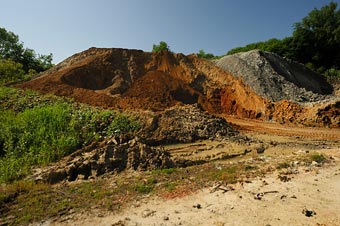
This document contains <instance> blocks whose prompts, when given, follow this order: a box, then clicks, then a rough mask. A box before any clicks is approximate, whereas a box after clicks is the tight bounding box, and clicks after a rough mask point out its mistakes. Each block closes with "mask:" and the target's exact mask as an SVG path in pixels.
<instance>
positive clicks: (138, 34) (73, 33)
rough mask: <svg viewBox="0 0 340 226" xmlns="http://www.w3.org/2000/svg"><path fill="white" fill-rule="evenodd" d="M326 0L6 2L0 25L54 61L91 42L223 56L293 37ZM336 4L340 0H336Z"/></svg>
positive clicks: (88, 46)
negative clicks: (163, 46)
mask: <svg viewBox="0 0 340 226" xmlns="http://www.w3.org/2000/svg"><path fill="white" fill-rule="evenodd" d="M330 1H331V0H258V1H256V0H29V1H28V0H10V1H9V0H7V1H6V0H3V1H2V2H1V8H0V27H2V28H5V29H6V30H8V31H12V32H14V33H15V34H17V35H18V36H19V39H20V41H22V42H23V43H24V46H25V47H28V48H31V49H34V50H35V51H36V52H37V53H39V54H49V53H52V54H53V59H54V60H53V62H54V63H59V62H61V61H62V60H64V59H66V58H67V57H69V56H71V55H73V54H75V53H78V52H81V51H84V50H86V49H88V48H90V47H105V48H129V49H141V50H144V51H151V50H152V45H153V44H158V43H159V42H160V41H165V42H166V43H167V44H168V45H169V46H170V49H171V51H173V52H181V53H184V54H190V53H197V52H198V51H199V50H200V49H203V50H204V51H205V52H206V53H212V54H214V55H222V54H225V53H226V52H228V51H229V50H230V49H232V48H235V47H240V46H244V45H246V44H249V43H253V42H258V41H265V40H268V39H270V38H278V39H282V38H284V37H287V36H291V35H292V32H293V29H294V28H293V25H294V23H296V22H300V21H301V20H302V18H304V17H305V16H307V15H308V13H309V12H310V11H311V10H313V9H314V8H318V9H320V8H321V7H322V6H323V5H326V4H328V3H329V2H330ZM333 2H337V3H338V5H339V6H340V0H333Z"/></svg>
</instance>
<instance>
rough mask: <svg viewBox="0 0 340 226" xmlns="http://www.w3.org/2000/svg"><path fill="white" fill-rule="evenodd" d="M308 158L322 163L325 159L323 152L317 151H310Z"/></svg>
mask: <svg viewBox="0 0 340 226" xmlns="http://www.w3.org/2000/svg"><path fill="white" fill-rule="evenodd" d="M310 158H311V160H312V161H315V162H317V163H324V162H326V161H327V158H326V157H325V156H324V155H323V154H319V153H312V154H311V156H310Z"/></svg>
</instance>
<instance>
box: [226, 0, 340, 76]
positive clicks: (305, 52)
mask: <svg viewBox="0 0 340 226" xmlns="http://www.w3.org/2000/svg"><path fill="white" fill-rule="evenodd" d="M337 6H338V5H337V3H335V2H330V3H329V4H327V5H325V6H323V7H321V9H316V8H315V9H313V10H312V11H311V12H310V13H309V14H308V15H307V16H306V17H305V18H303V19H302V21H301V22H298V23H295V24H294V32H293V34H292V36H290V37H287V38H284V39H282V40H279V39H269V40H267V41H264V42H257V43H251V44H249V45H246V46H244V47H238V48H234V49H232V50H230V51H229V52H228V53H227V55H230V54H234V53H238V52H246V51H249V50H253V49H260V50H263V51H269V52H274V53H277V54H279V55H281V56H284V57H287V58H290V59H292V60H296V61H299V62H301V63H303V64H306V65H307V66H308V67H310V68H311V69H314V70H317V71H318V72H320V73H324V74H325V75H336V74H340V73H338V72H337V71H338V70H340V51H339V50H340V10H338V9H337Z"/></svg>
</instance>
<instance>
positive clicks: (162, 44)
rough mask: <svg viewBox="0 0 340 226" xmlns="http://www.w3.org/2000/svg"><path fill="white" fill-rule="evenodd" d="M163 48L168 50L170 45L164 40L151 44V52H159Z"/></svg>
mask: <svg viewBox="0 0 340 226" xmlns="http://www.w3.org/2000/svg"><path fill="white" fill-rule="evenodd" d="M164 50H166V51H170V46H168V44H167V43H166V42H164V41H161V42H160V43H159V45H156V44H153V46H152V52H154V53H157V52H161V51H164Z"/></svg>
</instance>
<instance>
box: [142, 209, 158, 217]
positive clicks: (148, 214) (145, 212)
mask: <svg viewBox="0 0 340 226" xmlns="http://www.w3.org/2000/svg"><path fill="white" fill-rule="evenodd" d="M155 213H156V211H155V210H150V209H146V210H144V211H143V213H142V217H143V218H146V217H150V216H153V215H154V214H155Z"/></svg>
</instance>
